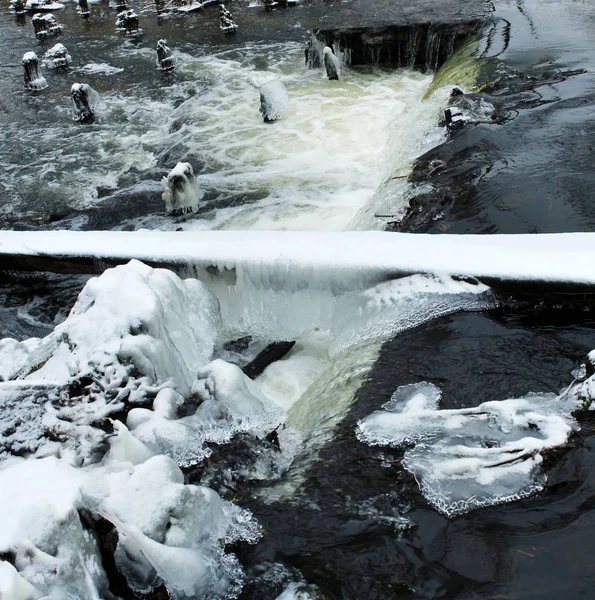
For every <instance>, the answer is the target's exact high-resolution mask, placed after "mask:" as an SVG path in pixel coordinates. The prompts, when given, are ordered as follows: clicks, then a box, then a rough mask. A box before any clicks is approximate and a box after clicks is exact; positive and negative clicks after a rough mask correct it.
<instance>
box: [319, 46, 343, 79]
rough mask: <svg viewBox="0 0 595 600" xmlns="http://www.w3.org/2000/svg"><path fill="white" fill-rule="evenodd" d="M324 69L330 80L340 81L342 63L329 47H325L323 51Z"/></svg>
mask: <svg viewBox="0 0 595 600" xmlns="http://www.w3.org/2000/svg"><path fill="white" fill-rule="evenodd" d="M323 60H324V68H325V70H326V76H327V77H328V78H329V79H339V74H340V73H341V61H340V60H339V59H338V58H337V57H336V56H335V54H334V53H333V50H332V49H331V48H330V47H329V46H325V48H324V50H323Z"/></svg>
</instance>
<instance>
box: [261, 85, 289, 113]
mask: <svg viewBox="0 0 595 600" xmlns="http://www.w3.org/2000/svg"><path fill="white" fill-rule="evenodd" d="M259 110H260V114H261V115H262V118H263V119H264V122H265V123H273V122H274V121H278V120H279V119H282V118H283V117H285V116H287V114H288V113H289V95H288V94H287V90H286V89H285V86H284V85H283V82H282V81H280V80H279V79H273V80H272V81H269V82H267V83H264V84H263V85H261V86H260V109H259Z"/></svg>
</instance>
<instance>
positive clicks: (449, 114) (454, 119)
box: [444, 106, 465, 134]
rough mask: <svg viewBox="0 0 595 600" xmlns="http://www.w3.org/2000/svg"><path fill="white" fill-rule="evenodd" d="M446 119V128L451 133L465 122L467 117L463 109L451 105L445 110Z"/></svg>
mask: <svg viewBox="0 0 595 600" xmlns="http://www.w3.org/2000/svg"><path fill="white" fill-rule="evenodd" d="M444 120H445V121H446V129H447V131H448V133H450V134H452V133H454V132H455V131H456V130H457V129H460V128H461V127H462V126H463V125H464V124H465V117H464V116H463V113H462V112H461V109H460V108H457V107H456V106H450V107H449V108H447V109H446V110H445V111H444Z"/></svg>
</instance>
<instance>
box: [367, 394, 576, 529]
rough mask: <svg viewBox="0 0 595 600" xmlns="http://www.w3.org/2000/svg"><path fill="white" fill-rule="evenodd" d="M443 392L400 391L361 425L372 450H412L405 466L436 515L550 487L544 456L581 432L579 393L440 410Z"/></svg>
mask: <svg viewBox="0 0 595 600" xmlns="http://www.w3.org/2000/svg"><path fill="white" fill-rule="evenodd" d="M440 398H441V391H440V390H439V389H438V388H437V387H436V386H434V385H433V384H431V383H427V382H421V383H417V384H411V385H406V386H402V387H400V388H398V389H397V390H396V391H395V393H394V394H393V395H392V397H391V400H390V401H389V402H388V403H386V404H385V405H384V406H383V410H380V411H376V412H375V413H373V414H371V415H370V416H368V417H366V418H365V419H363V420H362V421H360V423H359V424H358V427H357V436H358V438H359V439H360V440H361V441H363V442H365V443H368V444H372V445H387V446H393V447H402V448H404V449H405V454H404V457H403V466H404V467H405V468H406V469H407V470H409V471H411V472H412V473H413V474H414V475H415V478H416V480H417V482H418V484H419V487H420V490H421V492H422V494H423V495H424V496H425V497H426V499H427V500H428V502H430V504H432V505H433V506H434V507H435V508H436V509H437V510H439V511H440V512H442V513H444V514H445V515H447V516H450V517H452V516H455V515H457V514H461V513H464V512H467V511H469V510H472V509H474V508H478V507H482V506H489V505H492V504H498V503H501V502H508V501H511V500H515V499H519V498H522V497H526V496H528V495H530V494H533V493H534V492H536V491H539V490H541V489H543V487H544V485H545V481H546V477H545V475H544V473H543V470H542V468H541V464H542V462H543V457H544V455H545V454H546V453H547V452H548V451H549V450H551V449H552V448H556V447H559V446H562V445H564V444H565V443H566V442H567V440H568V437H569V435H570V434H571V433H572V432H573V431H575V430H576V429H577V428H578V424H577V422H576V421H575V419H574V417H573V416H572V412H573V411H574V410H576V409H577V403H576V402H575V401H574V399H573V396H572V395H571V394H568V393H564V394H562V395H561V396H556V395H554V394H533V395H528V396H525V397H523V398H514V399H507V400H500V401H491V402H484V403H482V404H480V405H479V406H476V407H472V408H461V409H449V410H446V409H444V410H441V409H440V407H439V404H440Z"/></svg>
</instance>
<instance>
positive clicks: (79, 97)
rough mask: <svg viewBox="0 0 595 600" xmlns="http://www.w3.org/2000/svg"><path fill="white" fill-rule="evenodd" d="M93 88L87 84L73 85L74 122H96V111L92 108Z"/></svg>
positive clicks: (71, 92)
mask: <svg viewBox="0 0 595 600" xmlns="http://www.w3.org/2000/svg"><path fill="white" fill-rule="evenodd" d="M93 92H94V90H93V88H91V86H90V85H88V84H86V83H73V84H72V88H71V89H70V95H71V96H72V107H73V110H74V117H73V118H74V120H75V121H78V122H79V123H93V121H95V111H94V110H93V107H92V106H91V95H92V93H93Z"/></svg>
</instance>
